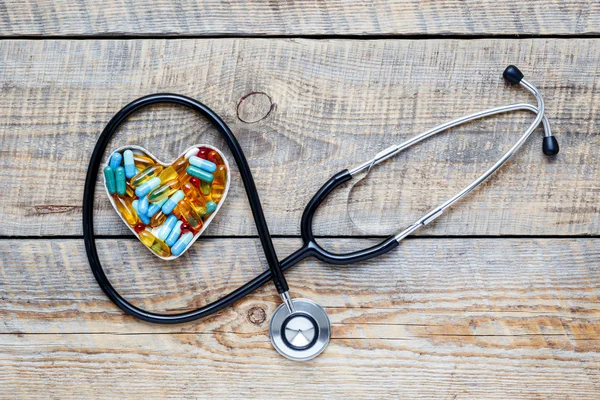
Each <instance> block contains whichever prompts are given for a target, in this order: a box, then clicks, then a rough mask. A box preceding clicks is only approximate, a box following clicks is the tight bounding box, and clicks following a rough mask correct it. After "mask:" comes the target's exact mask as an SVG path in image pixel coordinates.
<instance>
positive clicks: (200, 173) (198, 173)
mask: <svg viewBox="0 0 600 400" xmlns="http://www.w3.org/2000/svg"><path fill="white" fill-rule="evenodd" d="M186 172H187V173H188V174H189V175H191V176H193V177H196V178H198V179H200V180H201V181H204V182H208V183H210V182H212V181H213V179H215V177H214V176H213V174H211V173H210V172H207V171H204V170H203V169H200V168H198V167H195V166H193V165H190V166H189V167H187V169H186Z"/></svg>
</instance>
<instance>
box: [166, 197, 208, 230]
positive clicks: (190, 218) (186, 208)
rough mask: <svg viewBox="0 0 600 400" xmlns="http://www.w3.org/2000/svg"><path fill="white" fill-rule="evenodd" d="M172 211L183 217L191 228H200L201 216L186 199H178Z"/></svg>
mask: <svg viewBox="0 0 600 400" xmlns="http://www.w3.org/2000/svg"><path fill="white" fill-rule="evenodd" d="M173 213H174V214H175V215H177V216H178V217H179V218H182V219H184V220H185V222H187V223H188V224H189V225H190V227H191V228H192V229H198V230H199V229H202V218H201V217H200V215H199V214H198V213H197V212H196V210H194V208H193V207H192V206H191V205H190V203H189V202H188V201H187V200H180V201H179V203H177V207H176V208H175V209H174V210H173Z"/></svg>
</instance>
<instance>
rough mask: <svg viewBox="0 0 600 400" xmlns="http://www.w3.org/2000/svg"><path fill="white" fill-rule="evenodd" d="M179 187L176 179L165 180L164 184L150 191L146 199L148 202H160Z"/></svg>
mask: <svg viewBox="0 0 600 400" xmlns="http://www.w3.org/2000/svg"><path fill="white" fill-rule="evenodd" d="M180 187H181V185H180V184H179V181H178V180H176V179H174V180H172V181H168V182H165V183H164V184H162V185H161V186H159V187H157V188H156V189H154V190H153V191H151V192H150V194H149V195H148V200H150V203H160V202H161V201H162V200H164V199H166V198H168V197H169V196H171V195H172V194H173V193H175V192H176V191H178V190H179V188H180Z"/></svg>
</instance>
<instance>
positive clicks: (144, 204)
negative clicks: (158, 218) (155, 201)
mask: <svg viewBox="0 0 600 400" xmlns="http://www.w3.org/2000/svg"><path fill="white" fill-rule="evenodd" d="M138 207H139V208H140V213H142V214H145V215H148V207H150V202H149V201H148V196H144V197H142V198H141V199H140V202H139V203H138Z"/></svg>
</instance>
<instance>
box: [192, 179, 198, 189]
mask: <svg viewBox="0 0 600 400" xmlns="http://www.w3.org/2000/svg"><path fill="white" fill-rule="evenodd" d="M190 183H191V184H192V185H194V186H196V187H197V188H198V189H200V179H198V178H196V177H193V178H190Z"/></svg>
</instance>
